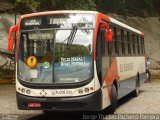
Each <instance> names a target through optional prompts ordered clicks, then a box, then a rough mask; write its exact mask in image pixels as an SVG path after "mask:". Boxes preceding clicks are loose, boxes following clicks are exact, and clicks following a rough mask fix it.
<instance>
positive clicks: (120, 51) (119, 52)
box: [117, 28, 122, 55]
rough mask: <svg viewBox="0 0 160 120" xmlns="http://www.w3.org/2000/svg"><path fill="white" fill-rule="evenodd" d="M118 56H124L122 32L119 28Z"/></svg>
mask: <svg viewBox="0 0 160 120" xmlns="http://www.w3.org/2000/svg"><path fill="white" fill-rule="evenodd" d="M117 40H118V54H119V55H121V54H122V45H121V44H122V43H121V30H120V29H118V28H117Z"/></svg>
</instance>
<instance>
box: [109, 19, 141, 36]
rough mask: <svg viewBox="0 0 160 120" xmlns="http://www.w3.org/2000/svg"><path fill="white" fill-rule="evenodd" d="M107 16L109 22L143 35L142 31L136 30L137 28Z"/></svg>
mask: <svg viewBox="0 0 160 120" xmlns="http://www.w3.org/2000/svg"><path fill="white" fill-rule="evenodd" d="M109 18H110V22H111V23H114V24H116V25H119V26H121V27H123V28H126V29H128V30H130V31H133V32H135V33H138V34H141V35H144V33H143V32H141V31H139V30H137V29H135V28H133V27H130V26H128V25H126V24H124V23H122V22H120V21H118V20H115V19H113V18H111V17H109Z"/></svg>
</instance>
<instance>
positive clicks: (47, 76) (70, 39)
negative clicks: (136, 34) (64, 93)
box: [18, 15, 94, 84]
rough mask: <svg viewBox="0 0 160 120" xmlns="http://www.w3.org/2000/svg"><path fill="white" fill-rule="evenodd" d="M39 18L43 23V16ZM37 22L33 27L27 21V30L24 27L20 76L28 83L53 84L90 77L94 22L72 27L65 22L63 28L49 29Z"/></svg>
mask: <svg viewBox="0 0 160 120" xmlns="http://www.w3.org/2000/svg"><path fill="white" fill-rule="evenodd" d="M67 16H69V15H67ZM59 17H60V16H59ZM75 18H76V15H75ZM75 18H74V19H75ZM52 19H53V18H52ZM55 19H58V17H55ZM69 19H72V17H70V18H69ZM77 19H80V17H79V18H77ZM83 19H84V18H83ZM92 20H93V19H92ZM40 21H41V24H42V23H43V19H42V20H40ZM53 21H54V22H55V21H56V20H54V19H53V20H52V22H53ZM50 22H51V21H50ZM58 22H59V21H58ZM23 23H24V22H23V21H22V24H23ZM35 23H36V21H34V24H35ZM37 24H38V23H37ZM37 24H36V25H35V26H33V24H31V23H30V22H28V21H27V23H26V25H27V27H26V29H25V27H24V26H21V31H20V33H21V34H20V40H19V41H20V43H19V54H18V55H19V57H18V78H19V79H20V80H22V81H24V82H29V83H50V84H53V83H76V82H83V81H86V80H88V79H90V78H91V77H92V75H93V31H94V30H93V25H92V24H94V23H91V22H90V23H89V25H88V22H87V23H83V24H82V23H81V24H79V23H75V22H74V23H73V24H72V23H70V26H69V27H66V24H64V25H63V27H61V26H55V25H54V26H49V28H41V26H37ZM54 24H55V23H54ZM56 24H59V23H56ZM24 25H25V24H24ZM28 25H31V27H29V26H28ZM42 26H43V27H44V25H42ZM64 26H65V27H64ZM82 26H85V27H82ZM22 28H23V29H22ZM29 28H30V29H29Z"/></svg>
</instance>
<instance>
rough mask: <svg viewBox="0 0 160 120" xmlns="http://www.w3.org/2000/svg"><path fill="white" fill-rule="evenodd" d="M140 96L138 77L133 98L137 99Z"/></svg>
mask: <svg viewBox="0 0 160 120" xmlns="http://www.w3.org/2000/svg"><path fill="white" fill-rule="evenodd" d="M138 94H139V79H138V77H137V80H136V89H135V90H134V91H133V92H132V95H133V97H137V96H138Z"/></svg>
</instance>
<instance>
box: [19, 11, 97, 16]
mask: <svg viewBox="0 0 160 120" xmlns="http://www.w3.org/2000/svg"><path fill="white" fill-rule="evenodd" d="M60 13H86V14H87V13H88V14H97V13H98V12H97V11H83V10H60V11H45V12H37V13H31V14H25V15H22V16H21V18H25V17H32V16H39V15H46V14H60Z"/></svg>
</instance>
